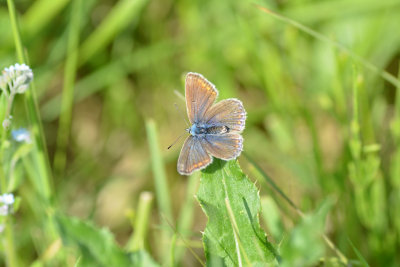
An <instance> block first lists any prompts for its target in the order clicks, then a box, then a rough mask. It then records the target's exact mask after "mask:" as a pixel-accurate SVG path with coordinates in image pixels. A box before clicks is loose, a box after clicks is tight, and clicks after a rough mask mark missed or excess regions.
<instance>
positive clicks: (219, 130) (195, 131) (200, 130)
mask: <svg viewBox="0 0 400 267" xmlns="http://www.w3.org/2000/svg"><path fill="white" fill-rule="evenodd" d="M187 131H188V132H189V133H190V134H191V135H193V136H205V135H208V134H225V133H229V127H228V126H224V125H222V126H220V125H207V124H197V123H194V124H193V125H192V127H190V128H189V129H188V130H187Z"/></svg>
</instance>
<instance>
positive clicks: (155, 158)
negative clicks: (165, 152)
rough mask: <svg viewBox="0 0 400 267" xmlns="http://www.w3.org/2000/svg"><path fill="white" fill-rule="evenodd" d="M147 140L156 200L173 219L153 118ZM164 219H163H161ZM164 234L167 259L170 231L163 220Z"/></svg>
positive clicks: (166, 217)
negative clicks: (167, 230) (168, 231)
mask: <svg viewBox="0 0 400 267" xmlns="http://www.w3.org/2000/svg"><path fill="white" fill-rule="evenodd" d="M146 132H147V141H148V144H149V148H150V155H151V165H152V166H151V167H152V170H153V177H154V186H155V191H156V200H157V205H158V208H159V212H160V213H161V214H162V216H164V217H165V219H164V220H168V221H170V222H171V221H172V208H171V198H170V193H169V187H168V181H167V175H166V173H165V169H164V162H163V159H162V155H161V151H160V147H159V144H158V136H157V129H156V124H155V122H154V121H153V120H147V122H146ZM161 220H163V219H161ZM161 224H162V231H163V232H162V235H161V237H160V244H161V247H162V254H163V257H164V260H167V258H166V257H167V255H168V251H169V245H168V243H169V241H170V240H169V237H170V235H169V233H167V232H166V229H167V228H168V224H167V222H165V221H164V222H162V223H161Z"/></svg>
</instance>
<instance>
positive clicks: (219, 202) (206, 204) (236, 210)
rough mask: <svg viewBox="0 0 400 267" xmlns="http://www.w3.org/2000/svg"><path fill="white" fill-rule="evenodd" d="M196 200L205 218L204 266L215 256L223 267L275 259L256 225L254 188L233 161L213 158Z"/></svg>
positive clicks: (262, 262)
mask: <svg viewBox="0 0 400 267" xmlns="http://www.w3.org/2000/svg"><path fill="white" fill-rule="evenodd" d="M197 199H198V201H199V203H200V205H201V207H202V209H203V211H204V212H205V213H206V215H207V216H208V223H207V226H206V229H205V231H204V235H203V242H204V249H205V253H206V258H207V261H208V264H209V263H210V261H211V259H215V256H218V257H221V258H223V259H224V261H225V264H226V265H227V266H238V265H253V266H255V265H263V264H265V263H266V262H271V261H273V260H274V255H275V257H277V256H276V253H275V250H274V248H273V246H272V245H271V244H270V243H269V242H268V240H267V236H266V234H265V232H264V231H263V230H262V229H261V227H260V224H259V219H258V213H259V211H260V197H259V194H258V191H257V188H256V187H255V185H254V184H253V183H252V182H251V181H250V180H249V179H248V178H247V176H246V175H245V174H243V172H242V170H241V169H240V167H239V164H238V162H237V161H236V160H231V161H228V162H226V161H223V160H219V159H214V162H213V164H211V165H210V166H209V167H208V168H207V169H205V170H204V171H203V173H202V177H201V180H200V188H199V191H198V193H197Z"/></svg>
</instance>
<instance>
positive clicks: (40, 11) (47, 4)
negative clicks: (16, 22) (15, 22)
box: [22, 0, 69, 37]
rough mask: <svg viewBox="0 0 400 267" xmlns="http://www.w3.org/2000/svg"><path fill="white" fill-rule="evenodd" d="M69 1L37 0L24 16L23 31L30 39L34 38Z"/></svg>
mask: <svg viewBox="0 0 400 267" xmlns="http://www.w3.org/2000/svg"><path fill="white" fill-rule="evenodd" d="M68 2H69V0H57V1H54V0H38V1H33V3H32V6H31V7H30V8H29V9H28V11H27V12H26V13H25V14H24V17H23V19H22V25H23V31H24V32H25V33H26V34H27V35H28V36H30V37H32V36H35V35H36V34H37V33H38V32H39V31H40V30H42V29H43V28H44V27H45V26H46V25H48V23H50V22H51V20H52V19H54V17H55V16H57V15H58V14H59V13H60V12H61V11H62V10H63V8H64V7H65V6H66V5H67V4H68Z"/></svg>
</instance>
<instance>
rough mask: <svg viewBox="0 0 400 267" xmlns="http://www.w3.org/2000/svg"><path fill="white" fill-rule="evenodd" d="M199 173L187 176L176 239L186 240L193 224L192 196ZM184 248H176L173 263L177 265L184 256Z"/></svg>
mask: <svg viewBox="0 0 400 267" xmlns="http://www.w3.org/2000/svg"><path fill="white" fill-rule="evenodd" d="M199 178H200V175H199V173H194V174H192V175H190V176H189V178H188V181H187V187H186V190H187V191H186V199H185V200H184V202H183V207H182V209H181V212H180V214H179V218H178V222H177V231H178V233H179V234H180V235H179V236H178V237H182V239H186V238H187V237H189V232H190V229H191V226H192V223H193V216H194V206H193V204H194V195H195V194H196V190H197V187H198V184H199ZM184 252H185V248H184V247H178V248H177V249H176V253H175V263H176V264H177V263H179V262H180V260H181V259H182V256H183V255H184Z"/></svg>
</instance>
